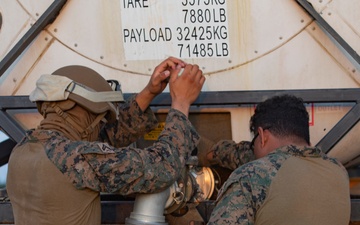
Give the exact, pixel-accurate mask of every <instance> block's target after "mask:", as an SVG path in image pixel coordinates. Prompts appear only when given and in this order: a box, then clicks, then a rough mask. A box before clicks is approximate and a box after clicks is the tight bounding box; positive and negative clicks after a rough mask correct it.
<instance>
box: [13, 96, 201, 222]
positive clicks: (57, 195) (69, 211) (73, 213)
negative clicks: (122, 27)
mask: <svg viewBox="0 0 360 225" xmlns="http://www.w3.org/2000/svg"><path fill="white" fill-rule="evenodd" d="M119 107H120V108H121V110H120V121H119V122H116V123H114V124H109V125H106V127H104V129H105V130H104V132H103V133H102V135H101V137H103V138H104V140H105V141H107V142H109V143H110V144H109V143H106V142H101V141H98V142H88V141H73V139H69V138H68V137H67V136H66V135H65V133H62V132H60V131H57V130H52V129H39V128H38V129H35V130H29V131H27V132H26V135H25V137H24V138H23V140H22V141H21V142H19V143H18V145H17V146H16V147H15V148H14V149H13V151H12V153H11V156H10V159H9V168H8V176H7V190H8V193H9V197H10V200H11V203H12V208H13V212H14V219H15V221H16V224H19V225H20V224H53V225H58V224H59V225H60V224H67V225H98V224H100V223H101V203H100V201H101V199H100V193H101V192H108V193H110V192H111V193H116V194H121V195H128V194H132V193H149V192H153V191H160V190H162V189H164V188H166V187H168V186H170V185H171V184H173V182H174V181H175V180H176V179H177V178H178V176H179V175H180V173H181V171H182V168H183V167H184V165H185V162H186V161H187V159H188V157H189V155H190V154H191V151H192V150H193V149H195V147H196V145H197V144H198V142H199V139H200V137H199V135H198V133H197V132H196V130H195V129H194V127H193V125H192V124H191V123H190V121H189V120H188V118H187V117H186V116H185V115H184V114H183V113H181V112H180V111H177V110H175V109H170V111H169V113H168V116H167V119H166V125H165V128H164V130H163V131H162V133H161V134H160V136H159V139H158V141H156V142H155V143H154V144H153V145H152V146H150V147H148V148H146V149H138V148H136V147H134V146H135V145H134V144H131V143H132V142H133V141H135V140H136V139H137V138H138V137H141V136H143V135H144V134H145V133H146V132H148V131H150V130H151V129H152V128H153V127H154V126H156V125H157V120H156V117H155V115H154V113H153V112H152V111H151V109H150V108H148V109H147V110H146V111H145V112H142V111H141V109H140V108H139V106H138V105H137V103H136V101H135V99H134V98H131V99H129V101H128V102H126V103H123V104H122V105H120V106H119ZM129 144H130V145H129ZM112 145H115V146H117V147H114V146H112ZM120 146H122V147H120Z"/></svg>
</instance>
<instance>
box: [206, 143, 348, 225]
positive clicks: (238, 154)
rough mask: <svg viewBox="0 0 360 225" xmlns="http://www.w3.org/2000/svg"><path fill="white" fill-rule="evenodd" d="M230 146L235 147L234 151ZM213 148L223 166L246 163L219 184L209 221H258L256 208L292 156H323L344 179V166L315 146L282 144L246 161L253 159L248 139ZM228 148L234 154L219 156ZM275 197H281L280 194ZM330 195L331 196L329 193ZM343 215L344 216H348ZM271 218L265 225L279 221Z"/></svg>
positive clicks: (254, 222)
mask: <svg viewBox="0 0 360 225" xmlns="http://www.w3.org/2000/svg"><path fill="white" fill-rule="evenodd" d="M231 148H236V149H237V151H234V150H233V149H231ZM213 149H214V150H215V153H216V156H217V158H218V160H219V162H220V161H221V160H223V161H222V162H221V163H222V164H223V165H230V166H236V165H241V164H244V163H245V164H244V165H242V166H240V167H238V168H237V169H236V170H234V171H233V173H232V174H231V175H230V177H229V178H228V180H227V181H226V182H225V183H224V185H223V186H222V188H221V190H220V191H219V195H218V198H217V200H216V206H215V208H214V210H213V212H212V214H211V218H210V220H209V223H208V224H244V225H245V224H246V225H252V224H259V223H256V221H255V219H256V216H257V213H258V211H259V210H260V209H261V207H262V206H263V204H264V202H265V200H266V199H267V197H268V195H269V189H270V185H271V184H272V182H273V180H274V178H275V177H276V176H277V175H278V172H279V170H280V168H281V167H282V166H283V165H284V163H285V162H286V161H287V160H288V159H289V158H291V157H297V158H302V159H305V158H322V159H323V160H325V161H329V162H331V163H330V164H331V165H336V166H335V168H336V170H338V171H339V170H340V172H339V173H341V174H342V175H343V176H344V177H346V178H347V172H346V170H345V168H344V167H343V166H342V165H341V164H340V163H339V162H338V161H337V160H335V159H332V158H329V157H328V156H326V155H325V154H324V153H323V152H322V151H321V150H320V149H318V148H315V147H297V146H285V147H282V148H279V149H277V150H275V151H274V152H272V153H270V154H268V155H267V156H265V157H263V158H261V159H258V160H255V161H251V162H249V163H246V162H245V160H251V159H252V156H251V154H250V153H249V147H248V142H241V143H239V144H235V143H234V142H232V141H224V142H220V143H219V144H218V145H216V146H215V147H214V148H213ZM226 149H227V150H226ZM242 150H243V151H242ZM231 151H233V155H231V156H230V157H224V156H225V155H222V154H225V152H231ZM295 169H296V168H295ZM345 185H348V184H345ZM285 186H286V185H285ZM284 188H286V187H284ZM346 191H347V190H346ZM346 191H345V192H343V193H344V195H343V193H340V194H342V195H341V196H342V197H344V196H345V202H346V197H347V194H349V193H348V192H346ZM326 194H328V193H326ZM295 195H296V193H293V196H295ZM278 198H281V197H280V196H279V197H278ZM329 198H331V197H330V196H329ZM273 207H274V206H273ZM339 207H343V206H339ZM346 207H348V205H346V204H345V207H343V208H346ZM294 210H295V209H294ZM346 210H347V211H346ZM346 210H345V211H346V212H348V211H349V208H346ZM295 211H296V210H295ZM344 216H345V217H346V216H347V215H344ZM265 221H266V219H265ZM270 221H271V219H270ZM270 221H269V220H267V222H266V223H264V224H280V223H276V222H275V223H271V222H270ZM299 221H300V224H302V223H301V220H299ZM282 224H286V223H282ZM291 224H294V223H291ZM318 224H320V223H318Z"/></svg>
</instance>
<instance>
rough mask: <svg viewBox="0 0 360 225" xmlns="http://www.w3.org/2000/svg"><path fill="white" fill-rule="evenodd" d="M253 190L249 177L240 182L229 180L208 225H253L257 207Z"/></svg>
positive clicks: (223, 188)
mask: <svg viewBox="0 0 360 225" xmlns="http://www.w3.org/2000/svg"><path fill="white" fill-rule="evenodd" d="M251 188H252V187H251V185H250V181H249V180H248V177H242V178H241V179H239V180H238V181H234V180H228V181H227V183H225V184H224V186H223V187H222V188H221V190H220V192H221V194H220V195H219V196H218V199H217V201H216V206H215V208H214V210H213V211H212V213H211V216H210V219H209V222H208V225H213V224H229V225H231V224H239V225H253V224H254V221H255V207H254V203H253V201H252V198H253V196H252V193H251V191H252V190H251Z"/></svg>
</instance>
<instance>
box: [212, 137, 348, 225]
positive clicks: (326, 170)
mask: <svg viewBox="0 0 360 225" xmlns="http://www.w3.org/2000/svg"><path fill="white" fill-rule="evenodd" d="M234 149H236V151H234ZM212 150H214V158H215V160H217V161H218V162H219V163H220V164H221V165H222V166H224V167H227V168H234V167H237V166H240V167H238V168H237V169H236V170H234V171H233V173H232V174H231V175H230V177H229V178H228V180H227V181H226V182H225V183H224V185H223V187H222V188H221V190H220V192H219V195H218V199H217V201H216V206H215V208H214V210H213V212H212V215H211V218H210V220H209V223H208V224H247V225H251V224H256V225H260V224H261V225H265V224H266V225H272V224H274V225H275V224H276V225H280V224H284V225H285V224H286V225H289V224H292V225H294V224H299V225H300V224H302V225H303V224H307V225H309V224H314V225H315V224H316V225H325V224H326V225H329V224H330V225H345V224H349V220H350V193H349V180H348V175H347V172H346V170H345V168H344V167H343V166H342V165H341V164H340V163H339V162H338V161H337V160H335V159H333V158H330V157H328V156H326V155H325V154H324V153H323V152H322V151H321V150H319V149H318V148H315V147H299V146H292V145H290V146H284V147H281V148H279V149H276V150H275V151H273V152H271V153H270V154H268V155H267V156H265V157H263V158H260V159H258V160H254V161H251V162H249V163H246V161H247V160H251V159H253V158H254V156H253V154H252V153H251V150H250V148H249V143H248V142H240V143H239V144H236V143H235V142H233V141H223V142H219V143H218V144H217V145H215V146H214V148H213V149H212ZM242 164H243V165H242Z"/></svg>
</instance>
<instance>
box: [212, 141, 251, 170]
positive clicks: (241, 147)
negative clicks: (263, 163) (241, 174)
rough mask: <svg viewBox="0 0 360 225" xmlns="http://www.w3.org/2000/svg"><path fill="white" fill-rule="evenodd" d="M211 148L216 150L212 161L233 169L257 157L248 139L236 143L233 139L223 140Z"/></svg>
mask: <svg viewBox="0 0 360 225" xmlns="http://www.w3.org/2000/svg"><path fill="white" fill-rule="evenodd" d="M211 150H212V151H213V152H214V153H213V160H212V163H215V164H217V165H219V166H221V167H224V168H228V169H231V170H235V169H236V168H238V167H239V166H241V165H243V164H245V163H248V162H250V161H253V160H254V159H255V155H254V152H253V151H252V149H251V148H250V142H248V141H241V142H239V143H236V142H235V141H232V140H222V141H219V142H218V143H216V144H215V145H214V146H213V147H212V149H211Z"/></svg>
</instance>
